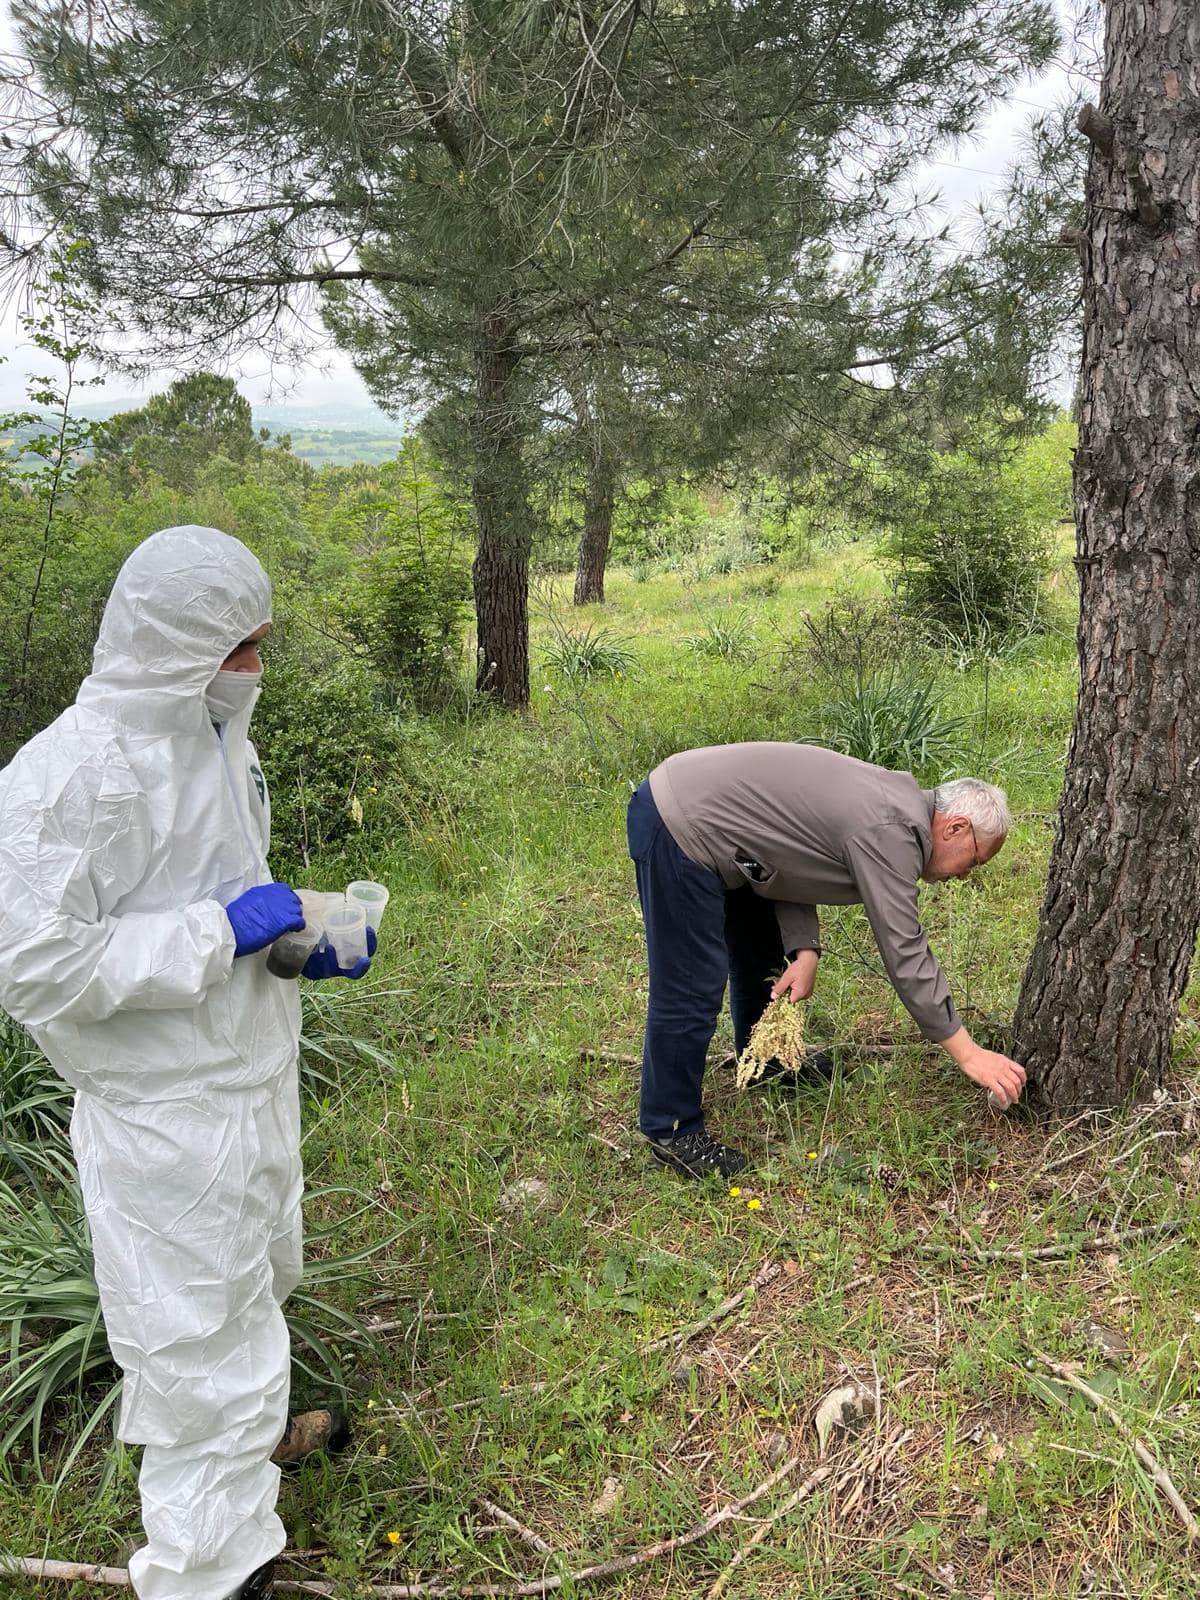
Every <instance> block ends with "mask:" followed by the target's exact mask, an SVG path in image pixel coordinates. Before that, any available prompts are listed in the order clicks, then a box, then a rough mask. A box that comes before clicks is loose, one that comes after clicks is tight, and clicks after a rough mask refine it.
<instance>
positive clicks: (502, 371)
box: [471, 312, 531, 707]
mask: <svg viewBox="0 0 1200 1600" xmlns="http://www.w3.org/2000/svg"><path fill="white" fill-rule="evenodd" d="M518 359H519V358H518V356H517V354H516V352H515V351H514V350H513V348H512V341H511V336H510V331H509V327H508V323H507V320H506V319H505V318H504V316H503V315H500V314H497V313H495V312H487V313H485V314H484V315H482V316H481V317H480V320H479V330H478V334H477V337H476V342H475V371H476V388H475V409H474V413H473V415H472V419H471V431H472V438H473V442H474V446H475V468H474V478H473V481H472V496H471V497H472V500H473V502H474V506H475V520H476V525H477V544H476V550H475V562H474V565H473V567H472V569H471V573H472V579H473V582H474V588H475V621H476V628H477V633H478V650H479V654H478V670H477V672H476V678H475V682H476V687H477V688H479V689H480V690H482V691H485V692H486V693H488V694H490V695H492V696H494V697H495V699H497V700H499V701H500V702H501V704H503V705H506V706H512V707H521V706H526V705H528V704H529V552H530V526H531V517H530V510H529V500H528V497H527V494H526V489H525V465H524V459H523V455H522V449H521V445H522V439H523V435H524V428H523V426H522V423H521V415H522V413H521V407H520V404H519V399H518V396H517V394H516V392H515V390H516V384H515V378H516V371H517V363H518Z"/></svg>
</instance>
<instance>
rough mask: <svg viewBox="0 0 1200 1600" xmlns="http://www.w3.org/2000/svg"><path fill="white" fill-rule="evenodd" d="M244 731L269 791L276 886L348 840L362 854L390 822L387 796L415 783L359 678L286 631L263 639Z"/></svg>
mask: <svg viewBox="0 0 1200 1600" xmlns="http://www.w3.org/2000/svg"><path fill="white" fill-rule="evenodd" d="M251 731H252V734H253V737H254V741H255V745H256V748H257V750H258V755H259V760H260V761H261V763H262V768H263V771H264V772H265V773H266V775H267V782H268V784H269V785H270V790H271V835H272V840H271V864H272V867H273V868H274V870H275V872H276V874H277V876H279V877H281V878H283V877H291V876H293V875H294V874H295V873H296V872H298V871H302V870H303V869H305V868H307V867H308V866H309V865H310V864H311V862H312V861H313V858H314V857H315V856H316V855H317V854H318V853H320V854H322V855H325V856H328V855H329V854H330V853H334V854H336V852H337V851H338V849H339V847H344V846H345V845H346V844H347V843H348V842H349V841H352V840H353V841H356V842H358V841H361V843H362V845H363V847H364V849H369V848H370V839H371V834H372V830H373V829H374V828H375V827H376V826H377V825H380V824H382V823H383V822H384V820H385V817H386V816H387V815H389V812H388V791H389V790H390V789H391V788H393V787H395V786H404V787H408V786H410V785H414V784H415V785H417V786H418V787H419V786H420V784H421V781H422V779H421V774H420V772H419V771H417V770H414V764H413V763H412V762H410V761H408V760H407V759H406V749H405V740H404V737H403V734H402V732H401V726H400V723H399V722H398V720H397V718H396V717H395V715H394V714H393V713H392V712H391V711H389V710H388V709H387V708H386V707H385V706H384V704H383V703H382V701H381V699H380V697H379V694H378V690H377V686H376V684H375V681H374V679H373V678H372V675H371V673H370V672H369V671H368V669H367V668H366V667H365V666H363V665H362V664H361V663H359V662H356V661H354V660H351V659H347V658H346V657H345V656H338V655H337V654H333V655H332V656H326V657H324V658H321V657H318V656H314V654H313V653H312V651H311V650H310V649H304V648H301V647H300V646H299V644H298V642H297V639H296V635H295V633H294V630H293V629H291V628H288V627H287V626H284V627H281V628H278V629H277V630H276V632H275V633H273V634H272V636H271V643H270V645H269V646H268V653H267V661H266V669H265V671H264V673H263V694H262V699H261V700H260V702H259V705H258V709H257V711H256V712H255V716H254V724H253V728H252V730H251Z"/></svg>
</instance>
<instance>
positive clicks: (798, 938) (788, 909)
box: [775, 900, 821, 961]
mask: <svg viewBox="0 0 1200 1600" xmlns="http://www.w3.org/2000/svg"><path fill="white" fill-rule="evenodd" d="M775 920H776V921H777V922H778V923H779V934H780V937H781V938H782V940H783V953H784V955H785V956H787V958H788V960H789V961H790V960H791V958H792V952H793V951H796V950H815V951H816V952H817V954H818V955H820V954H821V924H820V922H819V920H818V918H817V908H816V906H802V905H797V904H795V902H794V901H791V900H777V901H776V902H775Z"/></svg>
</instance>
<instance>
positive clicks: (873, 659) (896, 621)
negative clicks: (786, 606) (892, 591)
mask: <svg viewBox="0 0 1200 1600" xmlns="http://www.w3.org/2000/svg"><path fill="white" fill-rule="evenodd" d="M800 623H801V629H802V632H801V634H800V636H799V637H798V638H797V639H796V640H795V641H794V642H793V643H791V644H789V645H788V647H787V652H786V655H787V657H788V658H790V659H788V660H786V661H785V670H787V668H788V667H789V666H790V668H791V670H792V671H793V672H797V673H802V674H803V675H804V676H806V677H812V676H813V674H814V673H815V674H817V675H819V676H821V677H824V678H828V679H830V680H831V681H832V682H835V683H840V682H842V680H843V679H845V678H847V677H850V678H861V677H862V676H863V675H864V674H865V673H868V672H870V671H872V670H873V669H875V668H877V667H886V666H890V665H892V664H894V663H895V662H896V661H897V660H904V659H910V658H912V657H913V656H914V655H916V654H920V653H922V641H920V640H919V639H915V638H914V632H913V624H912V619H911V618H910V617H906V616H905V615H904V613H903V612H902V611H900V610H898V609H897V607H896V605H895V603H894V602H893V601H880V600H864V599H862V598H861V597H860V596H858V595H852V594H850V595H843V596H839V598H838V599H837V600H833V601H830V602H828V603H827V604H826V605H825V607H824V608H823V609H822V610H821V611H818V612H812V611H806V612H805V613H804V615H803V616H802V617H801V619H800Z"/></svg>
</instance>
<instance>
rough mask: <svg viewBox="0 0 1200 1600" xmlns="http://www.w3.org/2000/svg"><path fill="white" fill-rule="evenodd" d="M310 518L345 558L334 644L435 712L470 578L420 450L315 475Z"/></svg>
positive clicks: (458, 530)
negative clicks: (344, 645)
mask: <svg viewBox="0 0 1200 1600" xmlns="http://www.w3.org/2000/svg"><path fill="white" fill-rule="evenodd" d="M308 509H309V514H310V515H311V517H312V518H313V525H314V531H316V532H317V533H318V534H319V535H320V538H321V541H322V542H330V541H331V542H332V543H333V544H335V545H336V546H339V547H341V548H342V549H343V550H344V551H345V553H346V570H345V572H344V575H343V577H342V581H341V583H340V584H339V585H338V586H337V588H336V589H335V593H334V597H333V600H332V603H331V608H330V609H331V612H332V615H333V618H334V620H335V623H336V626H337V629H338V631H339V633H340V634H341V636H342V637H343V638H344V639H345V640H346V641H347V642H348V643H349V644H350V645H351V647H352V648H353V649H355V651H356V652H357V653H359V654H360V655H362V656H363V657H364V658H365V659H366V660H367V661H369V662H370V664H371V665H372V666H373V667H374V669H375V670H376V672H378V673H379V674H380V676H381V677H383V678H384V679H386V680H387V682H388V683H390V684H391V685H392V686H393V688H394V689H396V690H397V691H398V692H399V693H401V694H402V695H403V696H404V697H405V698H406V699H408V700H410V701H411V702H413V703H414V704H416V705H417V706H421V707H429V706H431V705H434V704H437V703H440V702H441V701H442V700H443V699H444V698H445V696H446V694H447V692H448V691H449V690H450V689H451V688H452V687H453V685H454V683H455V682H456V680H457V677H458V673H459V666H460V656H461V649H462V640H463V633H464V629H465V626H466V617H467V603H468V601H469V599H470V595H471V574H470V562H469V558H468V555H467V544H466V541H465V537H464V511H463V507H462V506H460V505H459V504H458V502H457V500H456V499H455V498H454V497H453V496H452V495H451V494H449V493H448V492H447V491H446V490H444V489H443V488H442V486H441V485H440V484H439V482H438V481H437V479H436V477H435V475H434V467H433V463H432V462H431V461H430V460H429V459H428V458H427V457H426V455H425V454H424V451H423V448H422V446H421V445H420V444H419V443H418V441H416V440H408V441H406V443H405V445H404V447H403V449H402V450H401V452H400V456H399V458H398V459H397V460H396V461H394V462H390V463H388V465H386V466H384V467H373V468H369V469H363V468H362V467H347V468H333V469H330V470H329V471H327V472H325V473H322V474H321V477H320V479H319V481H318V485H317V488H316V491H315V493H314V495H313V497H312V499H311V501H310V504H309V508H308Z"/></svg>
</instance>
